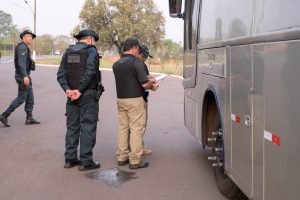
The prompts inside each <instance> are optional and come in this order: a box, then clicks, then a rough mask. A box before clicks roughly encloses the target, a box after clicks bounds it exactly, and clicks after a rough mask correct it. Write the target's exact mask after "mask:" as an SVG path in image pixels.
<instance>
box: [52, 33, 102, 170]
mask: <svg viewBox="0 0 300 200" xmlns="http://www.w3.org/2000/svg"><path fill="white" fill-rule="evenodd" d="M74 37H75V38H76V39H77V40H78V42H77V43H76V44H75V45H73V46H72V45H71V46H70V47H69V48H68V49H67V50H66V53H65V54H64V56H63V58H62V61H61V63H60V66H59V69H58V72H57V80H58V82H59V84H60V86H61V87H62V89H63V90H64V91H65V93H66V96H67V97H68V99H67V103H66V116H67V133H66V144H65V147H66V151H65V166H64V167H65V168H71V167H73V166H77V165H80V167H79V170H80V171H84V170H90V169H96V168H100V163H99V162H94V161H93V148H94V146H95V144H96V131H97V121H98V112H99V98H100V96H101V93H102V91H104V89H103V87H102V85H101V72H100V70H99V54H98V50H97V48H96V47H95V46H94V44H95V42H97V41H98V40H99V36H98V34H97V33H96V32H94V31H93V30H90V29H85V30H82V31H80V32H79V33H78V34H77V35H74ZM79 141H80V153H79V154H80V156H79V157H80V160H79V159H78V158H77V148H78V144H79Z"/></svg>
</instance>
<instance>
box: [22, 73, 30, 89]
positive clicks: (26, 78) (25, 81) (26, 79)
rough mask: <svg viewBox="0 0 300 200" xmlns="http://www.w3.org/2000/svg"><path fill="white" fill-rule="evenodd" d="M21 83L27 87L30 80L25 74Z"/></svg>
mask: <svg viewBox="0 0 300 200" xmlns="http://www.w3.org/2000/svg"><path fill="white" fill-rule="evenodd" d="M23 83H24V85H25V87H28V86H29V83H30V80H29V78H28V76H25V77H24V78H23Z"/></svg>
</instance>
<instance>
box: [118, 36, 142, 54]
mask: <svg viewBox="0 0 300 200" xmlns="http://www.w3.org/2000/svg"><path fill="white" fill-rule="evenodd" d="M121 45H122V50H123V51H129V50H130V49H132V48H133V47H135V46H137V47H139V48H140V42H139V41H138V40H137V39H136V38H133V37H131V38H127V39H126V40H125V41H124V42H122V44H121Z"/></svg>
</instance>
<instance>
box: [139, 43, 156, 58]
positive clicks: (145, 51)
mask: <svg viewBox="0 0 300 200" xmlns="http://www.w3.org/2000/svg"><path fill="white" fill-rule="evenodd" d="M140 53H141V54H143V55H144V57H145V58H148V56H149V57H150V58H153V56H151V55H150V53H149V48H148V47H147V46H146V45H141V51H140Z"/></svg>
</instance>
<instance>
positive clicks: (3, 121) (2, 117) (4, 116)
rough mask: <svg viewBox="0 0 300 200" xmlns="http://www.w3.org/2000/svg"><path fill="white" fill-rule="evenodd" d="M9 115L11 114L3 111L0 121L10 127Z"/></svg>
mask: <svg viewBox="0 0 300 200" xmlns="http://www.w3.org/2000/svg"><path fill="white" fill-rule="evenodd" d="M8 116H9V114H6V113H2V115H0V121H1V122H2V124H3V125H4V126H6V127H10V125H9V123H8V120H7V118H8Z"/></svg>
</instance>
